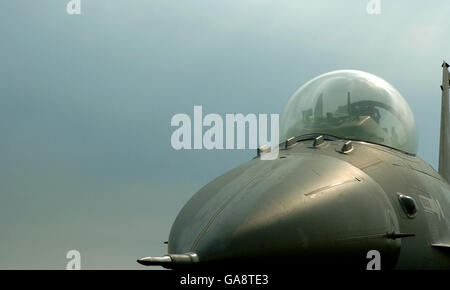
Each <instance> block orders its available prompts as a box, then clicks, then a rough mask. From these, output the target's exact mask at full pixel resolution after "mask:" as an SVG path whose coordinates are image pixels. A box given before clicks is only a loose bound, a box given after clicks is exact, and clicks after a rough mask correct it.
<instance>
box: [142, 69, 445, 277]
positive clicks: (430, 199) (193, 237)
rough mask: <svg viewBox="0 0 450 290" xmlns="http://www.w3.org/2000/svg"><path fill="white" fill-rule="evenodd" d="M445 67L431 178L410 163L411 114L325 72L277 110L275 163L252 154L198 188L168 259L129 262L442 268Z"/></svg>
mask: <svg viewBox="0 0 450 290" xmlns="http://www.w3.org/2000/svg"><path fill="white" fill-rule="evenodd" d="M448 67H449V65H448V64H447V63H446V62H444V63H443V65H442V68H443V81H442V86H441V90H442V112H441V130H440V149H439V170H438V172H436V171H435V170H434V169H433V168H432V167H431V166H430V165H429V164H427V163H426V162H425V161H423V160H422V159H420V158H419V157H418V156H417V155H416V153H417V144H418V138H417V130H416V125H415V120H414V117H413V114H412V112H411V109H410V107H409V106H408V104H407V102H406V101H405V99H404V98H403V97H402V95H401V94H400V93H399V92H398V91H397V90H396V89H395V88H394V87H393V86H392V85H390V84H389V83H388V82H386V81H385V80H383V79H381V78H379V77H377V76H374V75H372V74H369V73H366V72H362V71H356V70H339V71H333V72H329V73H326V74H323V75H320V76H318V77H316V78H314V79H312V80H310V81H309V82H307V83H306V84H305V85H303V86H302V87H300V88H299V89H298V90H297V91H296V92H295V93H294V95H293V96H292V97H291V99H290V100H289V102H288V103H287V105H286V107H285V108H284V111H283V113H282V115H281V121H280V137H281V139H280V145H279V146H280V147H279V148H280V150H279V156H278V158H277V159H276V160H261V158H259V155H260V154H259V153H260V152H261V150H259V149H258V151H257V156H256V157H255V158H253V159H252V160H250V161H248V162H246V163H244V164H242V165H240V166H238V167H236V168H234V169H232V170H230V171H229V172H227V173H225V174H223V175H221V176H219V177H218V178H216V179H215V180H213V181H212V182H210V183H209V184H207V185H206V186H204V187H203V188H201V189H200V190H199V191H198V192H197V193H196V194H195V195H194V196H193V197H192V198H191V199H190V200H189V201H188V202H187V204H186V205H185V206H184V207H183V208H182V210H181V211H180V213H179V214H178V216H177V218H176V220H175V222H174V224H173V226H172V228H171V231H170V236H169V240H168V253H167V254H166V255H164V256H160V257H145V258H142V259H139V260H138V262H139V263H140V264H142V265H147V266H152V265H155V266H163V267H165V268H169V269H177V268H180V267H188V268H192V267H195V266H206V267H213V266H220V265H230V264H231V265H244V264H247V263H251V264H252V265H264V266H267V265H272V266H275V267H277V266H282V265H286V264H285V263H295V265H297V266H299V267H300V266H305V267H309V266H311V265H316V266H318V267H327V266H329V265H334V266H339V267H342V268H347V267H350V268H351V267H355V268H360V269H366V267H367V265H368V262H369V261H370V259H368V258H369V256H370V255H371V254H370V253H378V254H379V263H380V267H379V268H381V269H450V186H449V181H450V121H449V108H450V107H449V86H450V83H449V71H448ZM424 101H426V100H424ZM425 142H426V141H425ZM426 146H427V144H425V147H424V148H427V147H426ZM428 150H432V148H428Z"/></svg>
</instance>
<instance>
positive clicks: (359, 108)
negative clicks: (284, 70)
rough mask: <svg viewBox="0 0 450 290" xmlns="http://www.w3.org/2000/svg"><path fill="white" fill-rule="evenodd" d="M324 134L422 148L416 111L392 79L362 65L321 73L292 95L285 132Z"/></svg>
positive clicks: (404, 148) (411, 149) (410, 150)
mask: <svg viewBox="0 0 450 290" xmlns="http://www.w3.org/2000/svg"><path fill="white" fill-rule="evenodd" d="M309 134H324V135H331V136H335V137H339V138H341V139H349V140H358V141H366V142H371V143H376V144H381V145H385V146H389V147H392V148H395V149H398V150H402V151H404V152H407V153H410V154H416V153H417V129H416V125H415V121H414V116H413V114H412V112H411V109H410V108H409V106H408V103H407V102H406V101H405V99H404V98H403V97H402V95H401V94H400V93H399V92H398V91H397V90H396V89H395V88H394V87H393V86H391V85H390V84H389V83H388V82H386V81H385V80H383V79H381V78H379V77H377V76H374V75H372V74H369V73H366V72H362V71H356V70H339V71H333V72H329V73H326V74H323V75H320V76H318V77H316V78H314V79H312V80H310V81H309V82H307V83H306V84H305V85H303V86H302V87H300V88H299V89H298V90H297V91H296V92H295V93H294V95H293V96H292V97H291V98H290V100H289V102H288V103H287V105H286V107H285V108H284V110H283V113H282V115H281V121H280V137H281V141H284V140H286V139H288V138H290V137H299V136H303V135H309Z"/></svg>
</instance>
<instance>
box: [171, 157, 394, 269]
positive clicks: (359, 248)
mask: <svg viewBox="0 0 450 290" xmlns="http://www.w3.org/2000/svg"><path fill="white" fill-rule="evenodd" d="M397 230H398V221H397V219H396V218H395V215H394V209H393V208H392V206H391V204H390V202H389V200H388V199H387V197H386V195H385V193H384V191H383V190H382V188H381V187H380V186H379V185H378V184H377V183H376V182H375V181H374V180H372V179H371V178H370V177H369V176H368V175H367V174H365V173H364V172H362V171H361V170H359V169H358V168H356V167H354V166H352V165H350V164H348V163H346V162H344V161H342V160H339V159H335V158H332V157H327V156H323V155H312V154H298V155H296V156H292V157H291V156H290V157H288V158H285V159H279V160H274V161H261V160H258V159H255V160H252V161H250V162H248V163H246V164H244V165H242V166H240V167H238V168H236V169H233V170H232V171H230V172H228V173H226V174H224V175H223V176H221V177H219V178H217V179H216V180H214V181H212V182H211V183H210V184H208V185H206V186H205V187H204V188H202V189H201V190H200V191H199V192H198V193H197V194H196V195H194V197H193V198H192V199H191V200H190V201H189V202H188V203H187V204H186V205H185V207H184V208H183V209H182V211H181V212H180V214H179V215H178V217H177V219H176V221H175V223H174V225H173V227H172V230H171V234H170V237H169V253H186V252H195V253H197V255H198V257H199V260H200V262H214V261H254V262H258V261H266V262H267V261H275V260H299V259H300V260H301V261H303V262H306V261H308V263H310V262H312V261H315V262H319V261H326V262H333V263H334V262H337V263H339V261H342V262H343V263H345V264H347V265H349V263H350V262H354V263H356V264H357V265H361V267H365V265H366V263H367V259H366V254H367V252H368V251H370V250H378V251H379V252H380V253H381V255H382V257H383V262H384V263H385V265H386V266H389V267H390V266H393V264H395V262H396V260H397V258H398V254H399V249H400V241H399V240H392V239H389V238H388V237H386V234H387V233H391V232H394V231H397Z"/></svg>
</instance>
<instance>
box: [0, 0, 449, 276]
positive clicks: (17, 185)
mask: <svg viewBox="0 0 450 290" xmlns="http://www.w3.org/2000/svg"><path fill="white" fill-rule="evenodd" d="M68 2H69V0H39V1H26V0H2V1H0V37H1V41H0V230H1V234H0V269H6V268H9V269H10V268H13V269H16V268H19V269H22V268H32V269H47V268H52V269H64V268H65V265H66V263H67V259H66V253H67V251H69V250H71V249H76V250H79V251H80V253H81V264H82V268H84V269H98V268H108V269H110V268H111V269H113V268H121V269H123V268H125V269H133V268H136V269H142V267H141V266H139V265H138V264H136V262H135V261H136V258H139V257H142V256H146V255H160V254H165V253H166V248H165V245H164V244H163V241H166V240H167V237H168V234H169V230H170V226H171V224H172V222H173V220H174V218H175V216H176V214H177V213H178V211H179V210H180V209H181V207H182V206H183V204H184V203H185V202H186V201H187V200H188V199H189V198H190V197H191V196H192V195H193V194H194V193H195V192H196V191H197V190H198V189H199V188H200V187H201V186H203V185H204V184H205V183H207V182H208V181H210V180H211V179H213V178H214V177H217V176H218V175H220V174H222V173H224V172H225V171H227V170H229V169H231V168H233V167H234V166H237V165H238V164H240V163H243V162H245V161H247V160H248V159H250V158H251V157H252V156H254V152H252V151H248V150H244V151H242V150H241V151H239V150H222V151H218V150H215V151H207V150H199V151H198V150H197V151H193V150H192V151H186V150H185V151H183V150H182V151H175V150H174V149H172V147H171V145H170V136H171V134H172V132H173V130H174V128H171V126H170V120H171V118H172V116H173V115H174V114H175V113H187V114H189V115H191V116H192V115H193V106H194V105H202V106H203V111H204V114H207V113H219V114H225V113H233V114H234V113H244V114H247V113H255V114H260V113H281V111H282V109H283V107H284V105H285V104H286V103H287V101H288V100H289V98H290V96H291V95H292V93H293V92H294V91H295V90H296V89H297V88H298V87H300V86H301V85H302V84H303V83H305V82H307V81H308V80H310V79H311V78H313V77H315V76H317V75H319V74H322V73H325V72H328V71H332V70H336V69H358V70H363V71H367V72H370V73H372V74H375V75H377V76H380V77H382V78H384V79H385V80H387V81H388V82H389V83H391V84H392V85H393V86H394V87H396V88H397V89H398V90H399V91H400V93H402V95H403V96H404V97H405V99H406V100H407V101H408V103H409V104H410V107H411V109H412V111H413V113H414V114H415V117H416V122H417V124H418V131H419V138H420V139H419V140H420V141H419V155H420V156H421V157H422V158H423V159H424V160H425V161H427V162H429V163H430V164H431V165H432V166H433V167H434V168H436V167H437V160H438V143H439V142H438V139H439V125H440V123H439V122H440V88H439V86H440V84H441V63H442V60H443V59H447V60H450V53H449V52H450V37H449V27H450V19H449V15H450V3H449V2H448V0H447V1H445V0H441V1H438V0H435V1H425V0H421V1H418V0H417V1H411V0H408V1H406V0H403V1H400V0H395V1H394V0H381V14H380V15H369V14H368V13H367V11H366V5H367V3H368V2H369V1H368V0H341V1H331V0H329V1H323V0H314V1H312V0H309V1H301V0H283V1H279V0H270V1H269V0H221V1H218V0H214V1H212V0H202V1H200V0H187V1H172V0H152V1H143V0H114V1H111V0H81V4H82V6H81V12H82V14H81V15H68V14H67V13H66V4H67V3H68Z"/></svg>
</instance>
